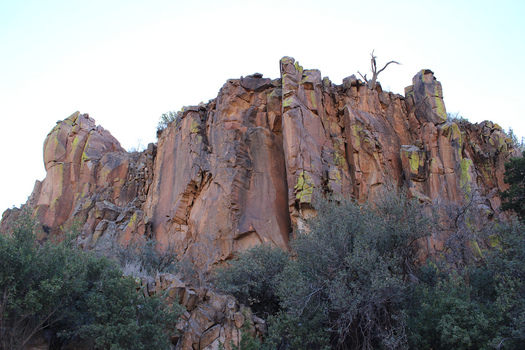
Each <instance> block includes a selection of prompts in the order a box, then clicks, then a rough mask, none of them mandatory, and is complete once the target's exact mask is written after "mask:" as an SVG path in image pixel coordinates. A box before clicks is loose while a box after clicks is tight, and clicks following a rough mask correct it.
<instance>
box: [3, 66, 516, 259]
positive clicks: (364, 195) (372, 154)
mask: <svg viewBox="0 0 525 350" xmlns="http://www.w3.org/2000/svg"><path fill="white" fill-rule="evenodd" d="M280 66H281V77H280V78H278V79H273V80H272V79H268V78H263V77H262V75H260V74H254V75H250V76H247V77H244V78H243V77H241V78H240V79H232V80H228V81H227V82H226V84H225V85H224V86H223V87H222V89H221V90H220V92H219V94H218V96H217V98H215V99H214V100H211V101H209V103H207V104H201V105H199V106H192V107H186V108H184V109H183V111H182V112H181V113H179V116H178V118H177V119H176V120H175V121H174V122H172V123H171V124H169V125H168V127H167V128H166V129H164V130H163V131H162V132H159V135H158V142H157V144H156V145H155V144H150V145H149V146H148V148H147V149H146V150H145V151H143V152H141V153H128V152H126V151H125V150H124V149H122V147H121V146H120V144H119V142H118V141H117V140H116V139H115V138H114V137H113V136H112V135H111V134H110V133H109V132H108V131H107V130H104V129H103V128H102V127H100V126H97V125H96V124H95V121H94V120H93V119H91V118H90V117H89V116H88V115H87V114H80V113H78V112H77V113H75V114H73V115H71V116H70V117H69V118H66V119H65V120H63V121H61V122H58V123H57V125H56V126H55V127H54V128H53V129H52V130H51V132H50V133H49V135H48V136H47V139H46V141H45V143H44V163H45V166H46V170H47V176H46V178H45V179H44V181H43V182H39V181H37V182H36V184H35V188H34V191H33V193H32V195H31V197H30V199H29V201H28V203H27V204H26V206H28V207H29V208H31V209H32V210H34V212H35V213H36V214H37V216H38V218H39V220H40V221H41V223H42V225H43V228H44V232H43V233H42V235H43V236H46V235H48V234H51V235H52V234H57V233H59V232H60V231H61V230H62V229H63V228H64V227H67V226H68V225H71V224H72V223H74V222H79V223H80V224H81V225H83V226H82V235H81V237H80V243H81V244H82V245H83V246H85V247H86V248H104V247H105V246H107V245H109V244H111V242H112V241H114V240H117V241H120V242H126V241H129V240H130V239H133V237H134V236H147V237H153V238H156V239H157V240H159V241H161V242H162V243H171V244H172V246H174V247H176V249H178V250H179V251H180V253H181V254H183V255H185V256H188V257H191V258H193V259H195V260H196V261H197V262H199V263H200V264H204V263H206V264H208V263H213V262H216V261H220V260H224V259H228V258H230V257H232V254H233V253H234V252H235V251H240V250H244V249H246V248H248V247H250V246H253V245H255V244H258V243H271V244H274V245H277V246H280V247H283V248H286V247H287V245H288V242H289V239H290V235H291V234H292V227H293V224H299V225H300V224H301V223H302V220H303V219H304V218H307V217H308V215H309V214H310V213H311V212H312V211H313V210H315V208H313V206H312V199H313V198H314V197H315V195H318V194H326V193H334V194H343V195H348V196H353V197H355V198H356V199H357V200H359V201H364V200H366V199H368V198H372V197H373V196H374V195H376V193H377V192H378V190H379V189H380V188H381V187H383V186H385V185H395V186H399V187H406V188H407V189H408V191H409V194H410V195H411V196H415V197H417V198H419V200H420V201H422V202H430V201H435V200H441V201H445V202H447V201H450V202H454V203H461V202H462V201H464V200H465V199H466V198H468V197H469V196H472V195H473V194H474V193H476V194H477V195H478V197H480V196H481V197H483V198H484V200H483V201H484V202H483V203H482V205H483V206H484V208H485V209H486V210H488V211H490V212H495V213H497V212H498V209H499V206H500V199H499V197H498V196H497V192H498V191H499V190H502V189H504V188H505V184H504V183H503V172H504V163H505V162H506V161H508V159H509V157H510V156H512V155H514V154H516V153H515V152H516V151H515V150H514V149H513V148H512V147H513V146H512V142H511V140H510V139H509V138H508V137H507V135H506V134H505V133H504V132H503V131H502V129H501V128H500V127H499V126H498V125H496V124H493V123H492V122H483V123H481V124H470V123H468V122H454V121H448V120H447V113H446V109H445V105H444V101H443V92H442V87H441V84H440V83H439V82H438V81H437V80H436V78H435V77H434V74H433V72H432V71H430V70H426V69H424V70H421V71H420V72H418V73H417V74H416V75H415V76H414V78H413V81H412V85H410V86H408V87H407V88H406V89H405V95H404V96H402V95H399V94H394V93H392V92H385V91H382V90H381V87H380V85H378V86H377V87H376V88H375V89H374V90H371V89H369V88H368V87H367V86H366V85H365V84H364V83H363V82H362V81H360V80H359V79H356V77H355V76H351V77H348V78H346V79H344V81H343V84H342V85H336V84H334V83H332V82H331V81H330V80H329V79H328V78H326V77H325V78H322V76H321V72H320V71H319V70H308V69H303V67H301V66H300V65H299V64H298V63H297V62H296V61H295V60H294V59H293V58H290V57H284V58H283V59H282V60H281V62H280ZM13 214H14V212H13V211H12V210H8V211H6V212H5V213H4V216H3V217H4V220H3V221H4V224H5V223H6V222H7V221H9V217H10V216H13ZM42 238H45V237H42ZM429 244H430V245H431V246H432V245H433V244H436V243H435V242H433V241H432V240H431V241H429ZM430 248H431V249H432V247H430Z"/></svg>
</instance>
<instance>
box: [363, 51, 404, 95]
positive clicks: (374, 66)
mask: <svg viewBox="0 0 525 350" xmlns="http://www.w3.org/2000/svg"><path fill="white" fill-rule="evenodd" d="M374 51H375V50H372V53H371V54H370V56H372V59H371V60H370V61H371V66H372V79H371V80H368V79H367V78H366V74H365V75H364V76H363V74H361V72H359V71H357V73H359V75H360V76H361V78H363V79H364V80H365V81H366V85H367V86H368V88H369V89H372V90H373V89H374V88H375V87H376V81H377V76H378V75H379V73H381V72H382V71H384V70H385V68H386V67H388V65H389V64H390V63H395V64H401V63H399V62H396V61H390V62H388V63H387V64H385V66H384V67H383V68H381V69H380V70H377V62H376V58H377V56H374Z"/></svg>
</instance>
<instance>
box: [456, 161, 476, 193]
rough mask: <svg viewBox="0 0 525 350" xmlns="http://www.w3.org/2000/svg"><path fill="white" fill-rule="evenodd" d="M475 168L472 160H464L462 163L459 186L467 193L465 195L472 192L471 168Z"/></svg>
mask: <svg viewBox="0 0 525 350" xmlns="http://www.w3.org/2000/svg"><path fill="white" fill-rule="evenodd" d="M472 166H473V163H472V160H470V159H468V158H463V159H462V160H461V163H460V174H459V186H460V188H462V189H463V190H464V191H465V194H467V195H468V194H470V193H471V192H472V185H471V182H472V177H471V176H470V168H471V167H472Z"/></svg>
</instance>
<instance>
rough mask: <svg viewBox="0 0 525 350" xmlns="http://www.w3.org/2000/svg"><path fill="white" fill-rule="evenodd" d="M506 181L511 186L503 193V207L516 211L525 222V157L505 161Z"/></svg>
mask: <svg viewBox="0 0 525 350" xmlns="http://www.w3.org/2000/svg"><path fill="white" fill-rule="evenodd" d="M504 181H505V183H506V184H508V185H510V188H509V189H508V190H505V191H503V192H502V193H501V199H502V202H503V204H502V206H501V209H503V210H512V211H514V212H515V213H516V215H518V217H519V219H520V220H521V221H522V222H525V157H523V156H522V157H518V158H512V159H511V160H510V161H509V162H508V163H505V177H504Z"/></svg>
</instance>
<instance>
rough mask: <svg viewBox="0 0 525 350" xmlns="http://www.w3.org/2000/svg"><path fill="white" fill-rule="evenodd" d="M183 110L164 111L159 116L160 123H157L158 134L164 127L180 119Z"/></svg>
mask: <svg viewBox="0 0 525 350" xmlns="http://www.w3.org/2000/svg"><path fill="white" fill-rule="evenodd" d="M180 116H181V112H176V111H169V112H166V113H162V115H161V116H160V118H159V124H158V125H157V136H158V135H159V134H160V133H162V131H163V130H164V129H166V128H167V127H168V125H169V124H170V123H172V122H174V121H176V120H177V119H180Z"/></svg>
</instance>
